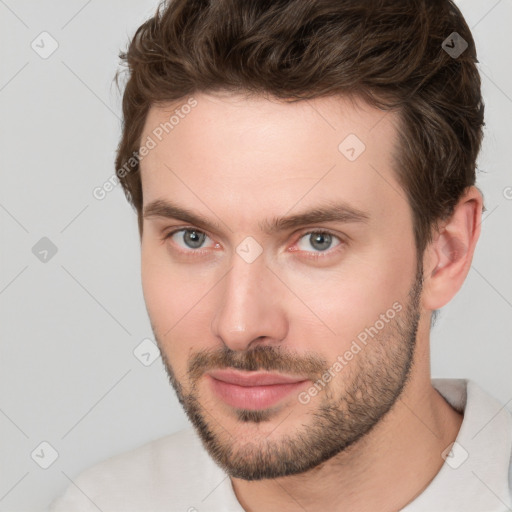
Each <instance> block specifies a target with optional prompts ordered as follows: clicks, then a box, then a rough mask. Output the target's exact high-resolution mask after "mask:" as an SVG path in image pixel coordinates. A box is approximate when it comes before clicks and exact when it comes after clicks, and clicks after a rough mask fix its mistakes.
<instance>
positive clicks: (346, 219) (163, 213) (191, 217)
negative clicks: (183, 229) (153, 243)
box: [143, 199, 371, 235]
mask: <svg viewBox="0 0 512 512" xmlns="http://www.w3.org/2000/svg"><path fill="white" fill-rule="evenodd" d="M143 217H144V218H149V217H162V218H167V219H176V220H182V221H184V222H188V223H190V224H193V225H194V226H198V227H199V228H202V229H206V230H209V231H211V230H220V224H218V223H217V222H212V221H210V220H208V219H207V218H206V217H204V216H202V215H200V214H197V213H194V212H192V211H191V210H188V209H186V208H183V207H181V206H178V205H176V204H173V203H171V202H169V201H166V200H163V199H157V200H155V201H153V202H151V203H149V204H148V205H147V206H146V207H145V208H144V213H143ZM370 218H371V217H370V215H369V214H368V213H367V212H364V211H362V210H359V209H357V208H354V207H352V206H349V205H347V204H346V203H343V202H333V201H330V202H327V203H325V204H322V205H318V206H316V207H314V208H312V209H310V210H307V211H304V212H300V213H296V214H293V215H289V216H286V217H274V218H272V219H266V220H265V221H263V223H261V222H260V223H259V228H260V229H261V230H262V231H263V232H264V233H266V234H269V235H270V234H274V233H279V232H282V231H286V230H290V229H293V228H297V227H300V226H304V225H310V224H317V223H321V222H339V223H364V224H367V223H368V222H369V220H370Z"/></svg>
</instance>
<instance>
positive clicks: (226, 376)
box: [208, 370, 307, 386]
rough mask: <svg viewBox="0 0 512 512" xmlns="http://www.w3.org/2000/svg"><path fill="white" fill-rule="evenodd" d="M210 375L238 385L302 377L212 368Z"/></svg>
mask: <svg viewBox="0 0 512 512" xmlns="http://www.w3.org/2000/svg"><path fill="white" fill-rule="evenodd" d="M208 375H209V376H210V377H213V378H214V379H217V380H221V381H223V382H227V383H229V384H236V385H238V386H270V385H272V384H293V383H295V382H302V381H304V380H307V379H305V378H304V377H294V376H290V375H282V374H277V373H268V372H246V371H236V370H213V371H211V372H208Z"/></svg>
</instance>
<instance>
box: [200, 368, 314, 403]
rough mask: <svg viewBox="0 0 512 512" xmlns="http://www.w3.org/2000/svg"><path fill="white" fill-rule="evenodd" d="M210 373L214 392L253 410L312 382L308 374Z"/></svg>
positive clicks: (208, 376)
mask: <svg viewBox="0 0 512 512" xmlns="http://www.w3.org/2000/svg"><path fill="white" fill-rule="evenodd" d="M206 376H207V378H208V381H209V384H210V387H211V388H212V390H213V392H214V393H215V394H216V395H217V396H218V397H219V398H221V399H222V400H223V401H224V402H225V403H227V404H228V405H230V406H232V407H235V408H238V409H250V410H257V409H267V408H269V407H271V406H273V405H276V404H277V403H278V402H280V401H281V400H282V399H283V398H285V397H286V396H288V395H290V394H291V393H292V392H293V391H298V390H299V389H300V388H301V387H304V386H305V385H306V384H307V382H308V379H304V377H298V376H289V375H282V374H277V373H267V372H245V371H244V372H243V371H238V370H214V371H211V372H209V373H208V374H207V375H206Z"/></svg>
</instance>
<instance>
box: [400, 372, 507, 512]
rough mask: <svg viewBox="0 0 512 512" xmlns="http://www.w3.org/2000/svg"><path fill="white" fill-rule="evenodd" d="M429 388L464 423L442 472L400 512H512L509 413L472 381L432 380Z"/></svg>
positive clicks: (446, 455) (448, 453)
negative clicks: (435, 392)
mask: <svg viewBox="0 0 512 512" xmlns="http://www.w3.org/2000/svg"><path fill="white" fill-rule="evenodd" d="M432 385H433V386H434V388H436V389H437V390H438V391H439V393H441V395H442V396H443V397H444V398H445V400H446V401H447V402H448V403H449V404H450V405H451V406H452V407H453V408H454V409H457V410H458V411H459V412H461V413H462V414H463V415H464V419H463V421H462V425H461V428H460V430H459V433H458V435H457V438H456V440H455V443H454V446H453V447H452V449H451V450H450V449H448V451H447V452H444V453H445V457H443V458H445V462H444V464H443V466H442V467H441V469H440V471H439V472H438V473H437V475H436V476H435V477H434V479H433V480H432V482H431V483H430V484H429V486H428V487H427V488H426V489H425V490H424V491H423V492H422V493H421V494H420V495H419V496H418V497H417V498H416V499H415V500H414V501H412V502H411V503H409V504H408V505H407V506H406V507H405V508H403V509H402V512H433V511H436V512H440V511H443V512H452V511H453V512H455V511H461V510H463V511H464V512H483V511H485V512H504V511H508V510H510V509H509V507H510V506H511V497H510V488H509V481H508V478H509V468H510V463H511V462H510V460H511V452H512V416H511V414H510V412H509V411H508V410H507V409H506V408H505V406H504V405H503V404H501V403H500V402H499V401H498V400H497V399H495V398H494V397H492V396H491V395H489V394H488V393H487V392H485V391H484V390H483V389H482V388H481V387H480V386H479V385H478V384H476V383H475V382H474V381H472V380H470V379H432Z"/></svg>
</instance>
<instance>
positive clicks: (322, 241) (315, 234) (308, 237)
mask: <svg viewBox="0 0 512 512" xmlns="http://www.w3.org/2000/svg"><path fill="white" fill-rule="evenodd" d="M336 240H337V241H338V242H337V243H336V244H335V245H334V246H333V242H335V241H336ZM341 243H342V241H341V239H340V238H339V237H337V236H336V235H334V234H332V233H329V232H328V231H308V232H307V233H304V234H303V235H302V236H301V237H300V239H299V241H298V242H297V246H298V248H299V249H300V250H301V251H306V252H320V253H323V252H327V251H328V250H329V249H331V248H334V247H338V246H339V245H341ZM308 245H309V248H308V247H307V246H308ZM310 247H313V249H314V251H311V249H310Z"/></svg>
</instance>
